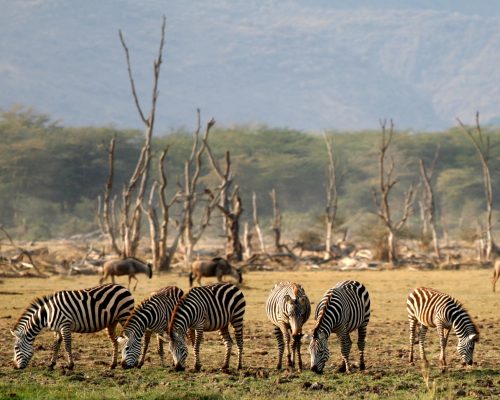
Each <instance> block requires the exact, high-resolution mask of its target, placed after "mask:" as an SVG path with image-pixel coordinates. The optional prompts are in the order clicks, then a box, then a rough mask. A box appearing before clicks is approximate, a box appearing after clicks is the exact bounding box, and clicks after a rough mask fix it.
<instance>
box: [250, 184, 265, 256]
mask: <svg viewBox="0 0 500 400" xmlns="http://www.w3.org/2000/svg"><path fill="white" fill-rule="evenodd" d="M252 207H253V225H254V228H255V232H257V237H258V238H259V244H260V252H261V253H262V254H265V253H266V246H265V245H264V238H263V237H262V231H261V230H260V223H259V215H258V213H257V195H256V194H255V192H253V193H252Z"/></svg>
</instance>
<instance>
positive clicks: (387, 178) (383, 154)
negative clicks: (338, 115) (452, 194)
mask: <svg viewBox="0 0 500 400" xmlns="http://www.w3.org/2000/svg"><path fill="white" fill-rule="evenodd" d="M380 126H381V128H382V138H381V142H380V147H379V160H378V161H379V180H380V183H379V188H378V192H377V190H375V189H373V199H374V203H375V206H376V208H377V209H378V211H377V215H378V216H379V218H380V219H381V220H382V222H383V224H384V225H385V227H386V229H387V258H388V261H389V262H391V263H393V262H395V261H396V260H397V254H396V235H397V233H398V232H399V231H400V230H401V229H402V228H403V227H404V225H405V223H406V221H407V220H408V217H409V216H410V215H411V214H412V213H413V199H414V191H413V186H412V185H410V187H409V189H408V191H407V192H406V193H405V200H404V207H403V213H402V216H401V218H400V220H399V221H398V222H394V220H393V218H392V215H391V206H390V203H389V195H390V193H391V190H392V188H393V187H394V185H396V183H398V179H397V178H394V177H393V173H394V167H395V165H394V159H393V158H392V157H391V160H390V164H389V166H387V157H388V154H387V150H388V149H389V146H390V145H391V142H392V138H393V134H394V124H393V122H392V120H390V122H389V128H388V129H387V121H386V120H383V121H380Z"/></svg>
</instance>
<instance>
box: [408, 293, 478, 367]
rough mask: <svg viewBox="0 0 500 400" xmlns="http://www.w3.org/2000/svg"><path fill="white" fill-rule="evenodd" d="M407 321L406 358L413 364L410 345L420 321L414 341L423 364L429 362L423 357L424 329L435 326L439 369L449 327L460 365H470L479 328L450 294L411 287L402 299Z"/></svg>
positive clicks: (444, 358) (444, 363) (443, 358)
mask: <svg viewBox="0 0 500 400" xmlns="http://www.w3.org/2000/svg"><path fill="white" fill-rule="evenodd" d="M406 310H407V312H408V321H409V324H410V354H409V357H408V361H409V362H410V363H413V345H414V343H415V329H416V325H417V323H418V324H420V333H419V335H418V343H419V348H420V357H421V358H422V361H423V362H424V364H425V366H426V367H427V366H428V365H429V362H428V361H427V358H426V356H425V348H424V344H425V335H426V333H427V330H428V328H436V329H437V331H438V335H439V345H440V350H441V353H440V356H439V361H440V364H441V370H442V371H445V370H446V356H445V349H446V344H447V343H448V336H449V334H450V331H451V329H452V328H453V329H454V330H455V333H456V335H457V338H458V344H457V351H458V354H459V355H460V358H461V360H462V363H463V365H466V364H468V365H472V359H473V355H474V346H475V343H476V342H477V341H478V340H479V331H478V329H477V327H476V325H474V323H473V322H472V319H471V317H470V315H469V313H468V312H467V311H466V310H465V308H464V307H463V306H462V305H461V304H460V303H459V302H458V301H457V300H456V299H454V298H453V297H451V296H449V295H447V294H445V293H441V292H439V291H437V290H434V289H430V288H425V287H420V288H417V289H415V290H413V291H412V292H411V293H410V294H409V295H408V299H407V301H406Z"/></svg>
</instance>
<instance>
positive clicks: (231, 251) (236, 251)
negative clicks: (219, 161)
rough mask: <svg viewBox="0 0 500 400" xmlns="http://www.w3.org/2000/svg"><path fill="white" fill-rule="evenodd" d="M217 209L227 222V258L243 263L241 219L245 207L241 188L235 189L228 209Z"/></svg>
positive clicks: (219, 206) (220, 207)
mask: <svg viewBox="0 0 500 400" xmlns="http://www.w3.org/2000/svg"><path fill="white" fill-rule="evenodd" d="M229 205H230V206H231V207H229ZM217 207H218V208H219V210H220V211H221V212H222V214H223V215H224V217H225V218H224V220H225V222H226V235H227V246H226V257H227V258H228V259H230V260H235V261H241V260H243V246H242V244H241V240H240V217H241V214H242V213H243V207H242V201H241V197H240V194H239V187H238V186H236V188H235V189H234V192H233V194H232V196H231V197H230V200H229V203H228V204H227V208H223V207H222V206H221V205H220V204H218V205H217Z"/></svg>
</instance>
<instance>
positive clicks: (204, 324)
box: [169, 283, 245, 371]
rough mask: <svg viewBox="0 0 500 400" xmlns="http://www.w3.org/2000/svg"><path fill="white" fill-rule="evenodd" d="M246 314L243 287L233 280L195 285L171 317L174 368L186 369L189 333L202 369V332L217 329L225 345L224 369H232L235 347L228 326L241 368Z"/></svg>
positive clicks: (239, 367)
mask: <svg viewBox="0 0 500 400" xmlns="http://www.w3.org/2000/svg"><path fill="white" fill-rule="evenodd" d="M244 313H245V297H244V296H243V293H242V292H241V290H240V289H238V288H237V287H236V286H235V285H233V284H231V283H216V284H213V285H207V286H200V287H194V288H192V289H191V290H190V291H189V292H188V293H187V294H186V295H184V296H183V297H182V298H181V299H180V300H179V302H178V303H177V305H176V306H175V309H174V312H173V313H172V318H171V320H170V326H169V333H170V351H171V352H172V356H173V358H174V364H175V369H176V370H177V371H182V370H184V369H185V362H186V358H187V354H188V349H187V345H186V339H185V338H186V335H189V336H190V338H191V342H192V343H193V348H194V356H195V366H194V368H195V370H196V371H199V370H200V369H201V364H200V345H201V341H202V338H203V332H205V331H207V332H209V331H217V330H218V331H219V332H220V335H221V337H222V340H223V341H224V345H225V347H226V355H225V358H224V365H223V367H222V368H223V369H227V368H229V358H230V356H231V348H232V339H231V335H230V334H229V329H228V328H229V325H232V326H233V328H234V332H235V337H236V344H237V346H238V369H241V366H242V357H243V316H244Z"/></svg>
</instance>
